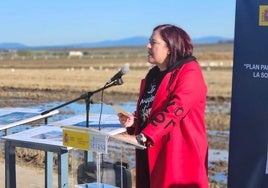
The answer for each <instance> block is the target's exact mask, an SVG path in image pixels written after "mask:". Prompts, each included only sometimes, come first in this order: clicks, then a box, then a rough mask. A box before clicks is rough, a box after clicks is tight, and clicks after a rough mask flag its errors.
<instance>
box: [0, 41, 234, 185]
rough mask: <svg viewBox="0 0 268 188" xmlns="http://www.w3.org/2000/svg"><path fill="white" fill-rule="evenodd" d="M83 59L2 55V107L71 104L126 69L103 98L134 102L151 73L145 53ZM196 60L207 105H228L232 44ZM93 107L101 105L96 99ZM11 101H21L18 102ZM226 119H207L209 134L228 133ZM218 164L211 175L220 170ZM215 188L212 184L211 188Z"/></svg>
mask: <svg viewBox="0 0 268 188" xmlns="http://www.w3.org/2000/svg"><path fill="white" fill-rule="evenodd" d="M80 50H82V51H83V52H84V53H85V52H87V53H85V54H87V55H85V56H84V57H82V58H77V57H67V56H66V55H65V54H66V50H65V51H59V50H58V51H49V52H47V51H45V52H44V51H36V52H32V51H30V52H28V51H26V52H20V54H19V55H16V56H14V55H10V54H7V55H2V56H1V54H0V97H1V100H0V107H6V106H9V107H10V106H27V105H29V104H30V103H32V104H34V103H36V102H39V103H40V102H46V101H50V102H53V101H55V100H58V101H69V100H71V99H74V98H76V97H78V96H79V95H81V94H84V93H85V92H89V91H90V92H92V91H95V90H97V89H99V88H101V87H103V86H104V84H105V83H106V82H107V81H108V80H109V79H110V78H111V77H112V76H113V75H114V74H115V73H116V72H117V71H118V70H119V69H120V67H122V66H123V65H124V64H126V63H128V64H129V66H130V71H129V73H127V74H126V75H124V76H123V81H124V83H123V84H122V85H120V86H113V87H111V88H108V89H106V90H105V92H104V101H105V102H106V103H111V102H112V103H115V102H124V101H129V100H131V101H135V100H136V99H137V93H138V88H139V83H140V79H141V78H143V77H144V76H145V74H146V72H147V71H148V69H149V68H150V66H149V64H148V63H146V53H147V52H146V49H145V48H144V49H143V48H111V49H80ZM195 56H196V57H197V58H198V60H199V63H200V65H201V66H202V69H203V73H204V76H205V79H206V82H207V86H208V96H207V101H208V104H209V105H214V106H217V105H221V104H223V103H230V99H231V80H232V44H229V43H228V44H217V45H204V46H202V45H201V46H197V47H196V49H195ZM92 98H93V101H99V100H100V93H96V94H94V96H93V97H92ZM15 99H22V100H19V101H20V102H18V100H15ZM229 119H230V113H229V112H228V110H227V112H226V111H224V112H211V113H208V114H207V115H206V121H207V126H208V129H209V130H220V131H222V130H227V131H228V130H229ZM209 139H210V140H209V141H210V147H212V148H215V149H228V138H226V139H227V140H225V143H226V144H222V142H219V141H216V140H217V139H213V138H209ZM226 168H227V163H219V164H216V165H215V168H213V169H210V173H215V172H217V171H221V170H223V169H224V171H225V173H226ZM217 186H218V187H219V185H218V184H217V182H211V187H215V188H216V187H217Z"/></svg>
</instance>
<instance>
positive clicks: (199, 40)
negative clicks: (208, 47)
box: [193, 36, 233, 44]
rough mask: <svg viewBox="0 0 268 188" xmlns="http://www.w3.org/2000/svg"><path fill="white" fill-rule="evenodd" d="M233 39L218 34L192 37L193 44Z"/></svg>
mask: <svg viewBox="0 0 268 188" xmlns="http://www.w3.org/2000/svg"><path fill="white" fill-rule="evenodd" d="M229 41H233V39H229V38H225V37H219V36H208V37H200V38H195V39H193V43H194V44H207V43H219V42H229Z"/></svg>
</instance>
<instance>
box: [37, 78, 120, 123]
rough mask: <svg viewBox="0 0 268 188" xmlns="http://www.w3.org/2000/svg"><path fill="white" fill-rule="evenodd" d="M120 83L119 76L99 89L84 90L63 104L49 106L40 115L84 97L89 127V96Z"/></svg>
mask: <svg viewBox="0 0 268 188" xmlns="http://www.w3.org/2000/svg"><path fill="white" fill-rule="evenodd" d="M122 84H123V80H122V78H119V79H117V80H114V81H113V82H111V83H106V84H105V86H104V87H102V88H100V89H97V90H95V91H89V92H86V93H84V94H82V95H81V96H80V97H77V98H75V99H73V100H71V101H68V102H66V103H63V104H61V105H59V106H56V107H54V108H51V109H49V110H46V111H44V112H42V113H41V115H44V114H47V113H49V112H51V111H53V110H56V109H59V108H61V107H64V106H67V105H69V104H71V103H74V102H76V101H78V100H81V99H85V103H86V127H89V110H90V99H91V97H92V96H93V95H94V94H95V93H98V92H100V91H102V90H105V89H107V88H110V87H112V86H116V85H122Z"/></svg>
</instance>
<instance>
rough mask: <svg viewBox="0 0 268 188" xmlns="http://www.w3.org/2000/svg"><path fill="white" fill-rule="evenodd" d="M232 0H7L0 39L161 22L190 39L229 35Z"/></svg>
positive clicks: (145, 32)
mask: <svg viewBox="0 0 268 188" xmlns="http://www.w3.org/2000/svg"><path fill="white" fill-rule="evenodd" d="M234 21H235V0H223V1H217V0H204V1H200V0H8V1H4V0H3V1H1V2H0V25H1V29H0V43H4V42H9V43H13V42H16V43H22V44H24V45H28V46H42V45H62V44H74V43H87V42H99V41H104V40H118V39H124V38H129V37H134V36H145V37H150V35H151V33H152V30H153V28H154V27H155V26H157V25H159V24H164V23H170V24H175V25H177V26H180V27H182V28H183V29H184V30H185V31H187V32H188V34H189V35H190V36H191V38H200V37H206V36H221V37H227V38H231V39H233V38H234Z"/></svg>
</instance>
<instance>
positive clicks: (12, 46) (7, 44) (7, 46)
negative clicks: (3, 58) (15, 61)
mask: <svg viewBox="0 0 268 188" xmlns="http://www.w3.org/2000/svg"><path fill="white" fill-rule="evenodd" d="M23 48H27V46H26V45H24V44H21V43H11V42H3V43H0V49H2V50H3V49H6V50H9V49H23Z"/></svg>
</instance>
